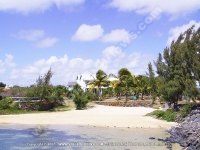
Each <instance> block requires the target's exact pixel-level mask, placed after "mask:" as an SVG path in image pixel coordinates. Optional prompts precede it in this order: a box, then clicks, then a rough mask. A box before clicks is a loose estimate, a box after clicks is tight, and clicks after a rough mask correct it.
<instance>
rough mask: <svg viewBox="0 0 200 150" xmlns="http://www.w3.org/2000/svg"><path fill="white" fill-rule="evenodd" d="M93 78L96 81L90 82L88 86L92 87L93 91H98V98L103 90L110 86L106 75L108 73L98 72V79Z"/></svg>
mask: <svg viewBox="0 0 200 150" xmlns="http://www.w3.org/2000/svg"><path fill="white" fill-rule="evenodd" d="M91 76H92V75H91ZM92 77H93V78H94V80H93V81H90V82H89V83H88V84H87V85H90V89H91V90H94V89H96V91H97V93H96V94H97V96H99V95H100V93H101V88H102V87H107V86H108V80H107V79H108V76H107V75H106V73H105V72H104V71H103V70H98V71H97V73H96V78H95V77H94V76H92Z"/></svg>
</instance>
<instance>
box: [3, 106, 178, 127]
mask: <svg viewBox="0 0 200 150" xmlns="http://www.w3.org/2000/svg"><path fill="white" fill-rule="evenodd" d="M154 110H155V109H153V108H146V107H116V106H115V107H113V106H102V105H95V106H94V107H93V108H89V109H87V110H71V111H64V112H49V113H38V114H20V115H2V116H0V124H4V125H5V124H24V125H26V124H27V125H59V124H60V125H64V124H68V125H90V126H101V127H123V128H165V129H168V128H170V127H172V126H176V125H177V123H175V122H166V121H163V120H158V119H155V118H153V117H149V116H144V115H146V114H147V113H150V112H152V111H154Z"/></svg>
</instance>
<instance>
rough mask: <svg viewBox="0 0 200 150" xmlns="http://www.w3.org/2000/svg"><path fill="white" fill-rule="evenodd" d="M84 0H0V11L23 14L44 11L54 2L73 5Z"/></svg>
mask: <svg viewBox="0 0 200 150" xmlns="http://www.w3.org/2000/svg"><path fill="white" fill-rule="evenodd" d="M84 1H85V0H73V1H72V0H33V1H32V0H1V1H0V10H1V11H14V12H19V13H23V14H28V13H30V12H44V11H46V10H48V9H49V8H50V7H51V6H53V5H54V4H55V5H56V6H57V7H58V8H60V7H61V6H75V5H80V4H82V3H84Z"/></svg>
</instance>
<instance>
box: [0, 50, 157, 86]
mask: <svg viewBox="0 0 200 150" xmlns="http://www.w3.org/2000/svg"><path fill="white" fill-rule="evenodd" d="M7 58H8V59H10V60H12V58H11V57H7ZM152 60H155V58H154V57H153V56H152V55H144V54H141V53H138V52H133V53H131V54H129V55H128V54H126V53H125V52H123V51H122V49H120V48H119V47H115V46H110V47H107V48H105V49H104V50H103V51H102V55H101V56H100V57H99V58H97V59H95V60H92V59H83V58H72V59H70V60H69V59H68V56H67V55H66V54H65V55H64V56H62V57H60V58H58V57H56V56H51V57H49V58H48V59H40V60H38V61H36V62H33V63H32V64H30V65H27V66H25V67H21V68H20V67H18V68H16V67H14V68H13V70H12V71H11V72H10V74H8V75H6V77H7V78H6V80H5V79H2V77H3V76H0V80H2V81H5V83H6V84H9V85H16V84H17V85H20V86H29V85H31V84H34V83H35V82H36V79H37V78H38V77H39V76H43V75H44V74H45V73H46V72H47V71H48V69H49V68H50V67H51V69H52V72H53V77H52V80H51V81H52V84H54V85H57V84H62V85H67V83H68V82H69V81H75V80H76V76H77V75H79V74H84V73H87V74H88V73H89V74H95V73H96V72H97V70H98V69H102V70H104V71H105V72H106V73H107V74H110V73H114V74H116V75H117V73H118V71H119V69H121V68H122V67H127V68H128V69H129V70H130V71H131V72H133V74H135V75H138V74H145V71H147V67H148V63H149V62H150V61H152ZM1 63H2V62H1V61H0V65H1ZM1 68H2V69H5V70H7V68H6V67H5V66H4V67H1ZM0 72H3V70H0ZM4 74H5V73H4Z"/></svg>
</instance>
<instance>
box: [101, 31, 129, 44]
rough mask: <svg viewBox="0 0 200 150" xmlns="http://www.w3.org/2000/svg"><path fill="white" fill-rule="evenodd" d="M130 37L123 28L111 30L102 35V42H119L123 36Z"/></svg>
mask: <svg viewBox="0 0 200 150" xmlns="http://www.w3.org/2000/svg"><path fill="white" fill-rule="evenodd" d="M126 37H128V38H130V35H129V32H128V31H126V30H124V29H117V30H112V31H111V32H110V33H108V34H105V35H104V36H103V37H102V41H103V42H121V41H123V40H124V38H126Z"/></svg>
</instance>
